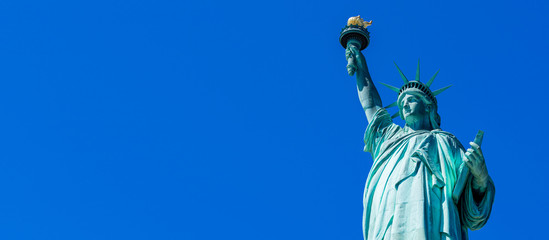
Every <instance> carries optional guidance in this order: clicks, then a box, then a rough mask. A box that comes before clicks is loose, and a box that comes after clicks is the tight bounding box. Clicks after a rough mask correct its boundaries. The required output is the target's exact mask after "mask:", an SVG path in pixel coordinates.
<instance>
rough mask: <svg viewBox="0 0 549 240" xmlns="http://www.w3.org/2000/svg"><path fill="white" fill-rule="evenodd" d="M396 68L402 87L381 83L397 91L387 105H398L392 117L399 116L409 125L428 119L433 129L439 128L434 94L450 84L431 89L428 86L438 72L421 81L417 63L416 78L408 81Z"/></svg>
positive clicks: (438, 116)
mask: <svg viewBox="0 0 549 240" xmlns="http://www.w3.org/2000/svg"><path fill="white" fill-rule="evenodd" d="M395 65H396V64H395ZM397 69H398V71H399V73H400V76H401V77H402V80H404V85H403V86H402V87H400V88H397V87H393V86H391V85H388V84H385V83H382V84H383V85H385V86H387V87H389V88H390V89H391V90H393V91H395V92H397V93H398V100H397V101H396V103H393V104H391V105H389V106H395V105H396V106H398V114H395V115H393V117H397V116H400V118H402V119H403V120H404V121H406V125H410V124H412V123H414V122H415V121H423V120H428V121H429V123H430V125H431V127H432V128H433V129H439V128H440V115H438V113H437V110H438V105H437V99H436V97H435V96H436V95H438V94H440V93H441V92H443V91H444V90H446V89H448V88H449V87H450V86H447V87H444V88H441V89H439V90H436V91H431V89H429V87H430V86H431V84H432V83H433V81H434V80H435V77H436V76H437V74H438V72H437V73H435V75H434V76H433V77H432V78H431V79H430V80H429V81H428V82H427V83H422V82H420V81H419V63H418V67H417V73H416V80H411V81H409V80H408V79H407V78H406V76H404V74H403V73H402V71H401V70H400V68H399V67H398V66H397ZM386 108H387V107H386Z"/></svg>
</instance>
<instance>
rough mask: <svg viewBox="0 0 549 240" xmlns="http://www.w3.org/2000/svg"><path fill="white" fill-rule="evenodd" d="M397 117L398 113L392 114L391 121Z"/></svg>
mask: <svg viewBox="0 0 549 240" xmlns="http://www.w3.org/2000/svg"><path fill="white" fill-rule="evenodd" d="M398 116H400V113H399V112H397V113H395V114H393V116H391V119H394V118H396V117H398Z"/></svg>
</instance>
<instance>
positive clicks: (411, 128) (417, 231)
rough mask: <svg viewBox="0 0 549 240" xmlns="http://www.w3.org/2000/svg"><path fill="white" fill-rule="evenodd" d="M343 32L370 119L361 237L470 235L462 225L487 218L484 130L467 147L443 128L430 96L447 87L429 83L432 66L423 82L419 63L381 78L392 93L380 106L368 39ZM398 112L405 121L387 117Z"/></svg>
mask: <svg viewBox="0 0 549 240" xmlns="http://www.w3.org/2000/svg"><path fill="white" fill-rule="evenodd" d="M344 30H345V29H344ZM347 32H350V31H347ZM345 33H346V32H345V31H343V32H342V34H345ZM352 33H353V34H356V31H352ZM363 36H364V37H369V35H367V34H364V35H363ZM341 39H344V40H345V42H342V45H343V46H346V58H347V60H348V65H347V70H348V72H349V74H350V75H351V76H352V75H356V78H357V90H358V95H359V99H360V102H361V104H362V107H363V108H364V111H365V113H366V118H367V119H368V127H367V129H366V132H365V134H364V143H365V147H364V151H366V152H370V153H371V155H372V158H373V160H374V162H373V164H372V167H371V169H370V173H369V174H368V179H367V181H366V186H365V189H364V215H363V231H364V239H468V229H472V230H477V229H480V228H482V227H483V226H484V225H485V224H486V222H487V220H488V218H489V216H490V212H491V209H492V204H493V201H494V195H495V187H494V183H493V181H492V179H491V178H490V176H489V175H488V171H487V168H486V163H485V160H484V156H483V154H482V150H481V148H480V145H481V142H482V131H479V134H477V137H476V138H475V140H474V141H473V142H470V145H471V147H470V148H468V149H465V148H464V147H463V145H462V144H461V143H460V142H459V141H458V139H457V138H456V137H455V136H454V135H452V134H451V133H448V132H445V131H443V130H442V129H441V127H440V123H441V121H440V116H439V115H438V113H437V108H438V105H437V100H436V96H437V95H438V94H440V93H441V92H442V91H444V90H446V89H447V88H448V87H445V88H443V89H440V90H436V91H431V90H430V88H429V87H430V85H431V84H432V83H433V80H434V78H435V77H436V74H435V76H433V77H432V78H431V79H430V80H429V81H428V82H427V83H422V82H421V81H420V79H419V78H420V74H419V73H420V72H419V64H418V70H417V73H416V79H414V80H408V79H407V78H406V76H405V75H404V74H403V73H402V71H400V69H398V71H399V73H400V75H401V77H402V79H403V81H404V85H403V86H402V87H400V88H397V87H393V86H390V85H387V84H384V85H387V86H388V87H389V88H390V89H392V90H394V91H395V92H397V93H398V97H397V101H396V102H395V103H393V104H390V105H388V106H387V107H382V103H381V98H380V97H379V94H378V92H377V89H376V88H375V85H374V83H373V81H372V80H371V77H370V74H369V72H368V67H367V64H366V60H365V58H364V56H363V55H362V53H361V51H360V50H361V49H363V48H364V46H362V45H361V44H363V43H364V42H368V43H369V39H368V40H367V41H364V39H357V37H351V38H348V37H344V36H342V37H340V41H341ZM397 68H398V67H397ZM437 73H438V72H437ZM394 106H397V107H398V112H397V113H396V114H394V115H393V116H391V115H390V114H389V113H388V111H387V108H389V107H394ZM397 116H400V117H401V118H403V119H404V120H405V122H406V124H405V126H403V127H401V126H399V125H397V124H395V123H393V120H392V119H393V118H394V117H397Z"/></svg>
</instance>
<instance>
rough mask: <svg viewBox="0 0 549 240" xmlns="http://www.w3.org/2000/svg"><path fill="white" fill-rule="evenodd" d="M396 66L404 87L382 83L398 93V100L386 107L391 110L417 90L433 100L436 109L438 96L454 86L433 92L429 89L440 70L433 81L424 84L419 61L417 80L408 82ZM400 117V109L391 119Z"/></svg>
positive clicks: (433, 78)
mask: <svg viewBox="0 0 549 240" xmlns="http://www.w3.org/2000/svg"><path fill="white" fill-rule="evenodd" d="M395 66H396V68H397V69H398V73H399V74H400V77H401V78H402V80H403V81H404V85H402V87H400V88H397V87H394V86H391V85H389V84H385V83H381V84H383V85H384V86H386V87H388V88H389V89H391V90H393V91H395V92H397V93H398V98H397V99H398V100H397V101H396V102H394V103H391V104H390V105H388V106H386V107H385V108H390V107H394V106H397V105H398V102H399V100H400V99H401V98H400V97H401V96H402V95H403V93H405V92H407V91H409V90H415V91H419V92H422V93H423V94H424V96H425V97H426V98H427V99H429V100H431V102H432V103H433V104H434V105H435V107H436V106H437V99H436V96H437V95H439V94H440V93H442V92H443V91H444V90H446V89H448V88H449V87H451V86H452V85H450V86H446V87H443V88H441V89H438V90H435V91H431V89H430V88H429V87H430V86H431V84H433V81H434V80H435V78H436V77H437V74H438V72H439V71H440V70H439V71H437V72H436V73H435V75H433V77H431V79H429V81H428V82H427V83H422V82H420V81H419V60H418V63H417V71H416V79H415V80H408V78H406V76H405V75H404V73H402V71H401V70H400V68H399V67H398V65H397V64H396V63H395ZM399 115H400V116H402V115H401V111H400V109H399V111H398V112H397V113H396V114H394V115H393V116H391V117H392V118H395V117H397V116H399Z"/></svg>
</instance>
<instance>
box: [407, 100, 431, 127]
mask: <svg viewBox="0 0 549 240" xmlns="http://www.w3.org/2000/svg"><path fill="white" fill-rule="evenodd" d="M405 94H406V95H404V97H403V98H402V116H403V117H404V120H405V121H406V123H412V122H416V121H420V120H421V119H423V118H428V117H429V112H428V111H427V105H426V104H425V103H424V102H423V101H422V100H421V98H420V97H418V96H416V95H413V94H408V93H405Z"/></svg>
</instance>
